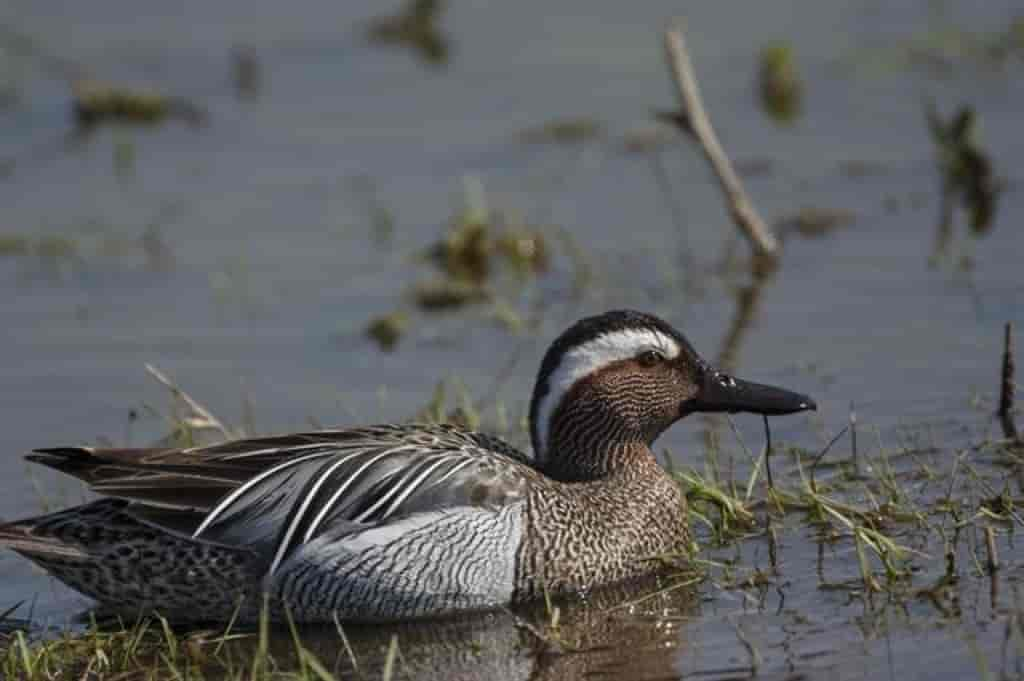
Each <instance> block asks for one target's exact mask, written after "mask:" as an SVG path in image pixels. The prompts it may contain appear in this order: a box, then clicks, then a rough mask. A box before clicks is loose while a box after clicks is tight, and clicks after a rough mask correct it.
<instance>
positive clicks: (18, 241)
mask: <svg viewBox="0 0 1024 681" xmlns="http://www.w3.org/2000/svg"><path fill="white" fill-rule="evenodd" d="M31 250H32V242H31V240H30V239H29V238H28V237H26V236H22V235H20V234H0V256H4V255H26V254H27V253H28V252H29V251H31Z"/></svg>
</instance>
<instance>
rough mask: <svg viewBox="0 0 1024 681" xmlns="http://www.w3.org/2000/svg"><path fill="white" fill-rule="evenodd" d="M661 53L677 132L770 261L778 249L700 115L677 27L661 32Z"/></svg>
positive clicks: (697, 95)
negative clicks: (693, 144) (677, 112)
mask: <svg viewBox="0 0 1024 681" xmlns="http://www.w3.org/2000/svg"><path fill="white" fill-rule="evenodd" d="M665 50H666V53H667V58H668V65H669V68H670V69H671V70H672V76H673V79H674V80H675V84H676V88H677V89H678V91H679V101H680V104H681V105H682V115H681V118H677V117H675V116H673V117H672V119H673V121H674V122H675V123H676V124H677V125H678V126H679V127H680V128H682V129H683V130H686V131H687V132H689V133H690V134H691V135H692V136H693V137H694V138H695V139H696V140H697V142H698V143H699V144H700V148H701V150H702V151H703V152H704V156H705V157H706V158H707V159H708V162H709V163H710V164H711V167H712V169H714V171H715V175H716V176H717V177H718V183H719V184H720V185H721V187H722V191H723V192H724V193H725V198H726V201H727V202H728V204H729V213H730V214H731V215H732V219H733V222H735V223H736V226H737V227H739V228H740V231H741V232H743V234H744V236H746V237H747V239H748V240H749V241H750V243H751V245H753V247H754V251H755V253H756V254H757V255H758V256H759V257H762V258H765V259H767V260H768V261H774V260H775V257H776V254H777V252H778V249H779V244H778V241H777V240H776V239H775V236H774V235H773V234H772V233H771V230H770V229H769V228H768V226H767V225H766V224H765V222H764V220H762V219H761V216H760V215H758V213H757V210H756V209H755V208H754V204H753V203H752V202H751V201H750V198H749V197H748V196H747V193H746V191H745V190H744V189H743V183H742V182H741V181H740V178H739V175H737V174H736V171H735V170H734V169H733V167H732V163H731V162H730V161H729V157H728V156H726V155H725V151H724V150H723V149H722V145H721V144H720V143H719V142H718V136H717V135H716V134H715V129H714V128H713V127H712V126H711V120H710V119H709V118H708V115H707V113H706V112H705V111H704V103H703V101H702V100H701V96H700V89H699V88H698V87H697V76H696V74H695V73H694V70H693V64H692V63H691V62H690V55H689V53H688V52H687V50H686V41H685V40H684V38H683V31H682V29H681V28H680V27H678V26H673V27H669V28H668V30H666V31H665Z"/></svg>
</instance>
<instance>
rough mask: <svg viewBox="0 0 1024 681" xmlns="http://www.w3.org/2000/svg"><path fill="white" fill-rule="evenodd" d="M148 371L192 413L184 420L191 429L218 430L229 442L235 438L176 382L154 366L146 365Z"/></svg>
mask: <svg viewBox="0 0 1024 681" xmlns="http://www.w3.org/2000/svg"><path fill="white" fill-rule="evenodd" d="M146 371H147V372H149V375H150V376H152V377H153V378H155V379H156V380H157V382H158V383H160V384H161V385H163V386H164V387H165V388H167V389H168V390H170V391H171V394H172V395H173V396H174V397H175V398H177V399H178V400H181V402H182V403H183V404H184V405H185V406H186V407H188V409H189V411H190V413H189V414H188V416H186V417H185V419H183V420H184V422H185V423H186V424H187V425H188V426H189V427H190V428H195V429H211V430H217V431H220V433H221V434H222V435H223V436H224V437H225V438H226V439H229V440H230V439H231V438H232V437H234V433H232V432H231V430H230V429H228V427H227V426H225V425H224V424H223V423H221V421H220V419H218V418H217V417H216V416H214V415H213V413H211V412H210V410H209V409H207V408H206V407H204V406H203V405H201V404H199V402H197V401H196V400H195V399H194V398H193V397H192V396H190V395H189V394H188V393H186V392H185V391H184V390H182V389H181V388H179V387H178V386H177V385H175V384H174V382H173V381H171V379H169V378H167V376H166V375H164V373H163V372H162V371H160V370H159V369H157V368H156V367H155V366H153V365H152V364H146Z"/></svg>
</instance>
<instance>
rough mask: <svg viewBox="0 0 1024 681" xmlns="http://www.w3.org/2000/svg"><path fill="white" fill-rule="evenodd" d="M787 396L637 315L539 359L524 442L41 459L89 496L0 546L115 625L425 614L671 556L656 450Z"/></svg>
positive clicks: (675, 550) (472, 436) (381, 437)
mask: <svg viewBox="0 0 1024 681" xmlns="http://www.w3.org/2000/svg"><path fill="white" fill-rule="evenodd" d="M814 408H815V404H814V402H813V401H812V400H811V399H810V398H809V397H806V396H804V395H800V394H797V393H793V392H789V391H787V390H783V389H781V388H775V387H771V386H766V385H759V384H756V383H750V382H746V381H741V380H739V379H736V378H733V377H732V376H728V375H726V374H724V373H722V372H720V371H718V370H716V369H714V368H712V367H711V366H709V365H708V364H707V363H706V362H705V361H704V360H703V359H701V358H700V356H699V355H698V354H697V353H696V351H695V350H694V349H693V347H692V346H691V345H690V344H689V342H687V340H686V339H685V338H684V337H683V335H682V334H681V333H679V332H678V331H676V330H675V329H673V328H672V327H671V326H670V325H669V324H667V323H665V322H664V321H662V320H660V319H658V318H656V317H653V316H650V315H647V314H642V313H639V312H633V311H621V310H620V311H612V312H607V313H605V314H602V315H599V316H595V317H588V318H586V319H583V320H581V321H579V322H577V323H576V324H574V325H573V326H572V327H570V328H569V329H568V330H567V331H565V332H564V333H563V334H562V335H561V336H560V337H559V338H558V339H557V340H555V342H554V343H553V344H552V346H551V347H550V348H549V349H548V351H547V354H546V355H545V356H544V359H543V362H542V363H541V367H540V373H539V375H538V377H537V382H536V385H535V387H534V391H533V398H532V401H531V403H530V436H531V439H532V444H533V452H532V454H527V453H524V452H521V451H519V450H517V449H515V448H514V447H512V446H510V445H508V444H506V443H504V442H503V441H501V440H499V439H497V438H495V437H492V436H489V435H484V434H481V433H476V432H469V431H465V430H461V429H459V428H457V427H454V426H451V425H420V424H408V425H382V426H372V427H365V428H346V429H341V430H321V431H315V432H309V433H297V434H293V435H283V436H274V437H261V438H254V439H245V440H236V441H232V442H225V443H222V444H217V445H213V446H207V447H199V448H191V449H94V448H91V447H68V448H56V449H41V450H37V451H36V452H35V453H34V454H31V455H30V456H29V457H28V458H29V459H30V460H32V461H35V462H37V463H41V464H44V465H46V466H49V467H51V468H55V469H57V470H60V471H63V472H65V473H69V474H71V475H73V476H75V477H77V478H79V479H81V480H83V481H85V482H86V483H87V484H88V485H89V486H90V488H91V489H92V490H93V491H95V492H96V493H98V494H100V495H101V497H102V498H100V499H99V500H97V501H93V502H92V503H87V504H84V505H81V506H76V507H74V508H70V509H68V510H65V511H61V512H58V513H52V514H49V515H44V516H40V517H36V518H30V519H27V520H22V521H20V522H14V523H11V524H8V525H4V526H0V544H6V545H7V546H9V547H10V548H12V549H14V550H15V551H17V552H19V553H21V554H22V555H24V556H26V557H28V558H29V559H31V560H33V561H35V562H36V563H38V564H39V565H41V566H42V567H43V568H45V569H46V570H47V571H48V572H50V573H51V574H53V575H54V576H56V577H57V578H58V579H60V580H61V581H63V582H64V583H66V584H68V585H69V586H71V587H72V588H74V589H76V590H78V591H80V592H81V593H83V594H86V595H88V596H90V597H92V598H94V599H96V600H98V601H99V602H100V603H101V604H103V605H104V606H105V607H107V608H113V609H115V610H116V611H119V612H121V613H123V614H127V615H132V616H134V615H138V614H140V613H143V612H148V611H158V612H160V613H161V614H163V615H164V616H166V617H169V618H171V619H176V620H224V619H227V618H229V617H232V616H236V615H240V616H241V617H242V618H244V619H252V618H253V617H255V616H256V615H257V614H258V612H259V609H260V607H261V605H262V603H263V602H264V595H266V600H267V602H268V603H270V604H271V612H272V614H273V615H274V616H275V617H282V616H283V614H284V611H285V608H287V609H288V610H289V611H290V613H291V615H292V616H293V617H294V618H295V619H296V620H297V621H303V622H316V621H330V620H331V619H333V618H335V617H338V618H341V619H343V620H363V621H382V620H385V621H386V620H398V619H406V618H413V617H423V616H436V615H442V614H446V613H452V612H455V611H459V610H469V609H482V608H488V607H495V606H500V605H506V604H510V603H518V602H523V601H527V600H531V599H535V598H537V597H542V596H544V595H545V594H558V593H564V592H567V591H575V590H585V589H589V588H591V587H595V586H598V585H600V584H605V583H612V582H616V581H620V580H625V579H628V578H633V577H637V576H639V575H641V574H644V573H647V572H650V571H651V570H652V569H653V568H654V567H655V566H656V564H657V561H654V560H652V558H653V557H656V556H659V555H665V554H676V555H679V554H681V553H683V552H685V551H687V550H688V549H689V544H690V534H689V530H688V526H687V522H686V501H685V498H684V496H683V492H682V490H681V489H680V487H679V485H678V483H677V482H675V481H674V480H673V479H672V478H671V477H670V476H669V475H668V474H667V473H666V472H665V471H664V470H663V469H662V468H661V467H660V466H659V465H658V463H657V462H656V461H655V457H654V454H653V453H652V451H651V444H652V443H653V442H654V440H655V439H656V438H657V437H658V436H659V435H660V434H661V432H662V431H664V430H665V429H666V428H668V427H669V426H671V425H672V424H673V423H675V422H676V421H678V420H679V419H681V418H683V417H684V416H686V415H687V414H691V413H694V412H740V411H742V412H753V413H757V414H769V415H773V414H790V413H794V412H800V411H804V410H808V409H814Z"/></svg>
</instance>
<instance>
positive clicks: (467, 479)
mask: <svg viewBox="0 0 1024 681" xmlns="http://www.w3.org/2000/svg"><path fill="white" fill-rule="evenodd" d="M30 458H31V459H32V460H33V461H36V462H39V463H43V464H45V465H48V466H50V467H52V468H56V469H58V470H61V471H64V472H66V473H69V474H71V475H74V476H76V477H78V478H80V479H82V480H84V481H86V482H87V483H89V485H90V487H91V488H92V489H93V490H94V491H95V492H97V493H99V494H102V495H104V496H110V497H116V498H121V499H127V500H129V501H131V502H133V504H132V505H131V506H130V507H129V508H130V512H131V513H132V514H133V515H135V516H136V517H137V518H139V519H140V520H143V521H145V522H148V523H150V524H154V525H157V526H159V527H162V528H164V529H167V530H169V531H173V532H176V533H179V534H187V535H190V536H192V537H193V538H196V539H199V540H205V541H212V542H216V543H221V544H226V545H230V546H245V547H248V548H252V549H255V550H256V551H257V552H259V553H260V554H262V555H264V556H266V559H267V561H268V565H269V568H268V569H269V570H270V571H273V570H274V568H276V567H277V565H279V564H280V563H281V561H282V560H283V559H284V558H285V557H287V556H288V555H290V554H291V553H292V552H293V551H294V550H295V548H296V547H298V546H300V545H302V544H304V543H307V542H309V541H311V540H312V539H314V538H315V537H317V536H318V535H319V534H321V533H323V532H325V531H326V530H328V529H330V531H331V532H332V533H333V534H337V533H338V532H339V531H340V532H343V533H344V532H346V531H352V532H356V531H360V530H364V529H367V528H369V527H373V526H375V525H380V524H383V523H386V522H388V521H390V520H392V519H396V518H400V517H405V516H408V515H411V514H414V513H419V512H424V511H441V510H444V509H446V508H454V507H456V506H476V507H493V508H498V507H501V506H503V505H505V504H508V503H511V502H514V501H515V500H518V499H520V498H522V497H523V495H524V494H525V490H526V487H527V486H528V485H529V484H530V482H531V481H532V480H535V479H536V478H537V473H536V472H535V471H534V470H533V469H532V468H531V467H530V465H529V463H528V461H529V460H528V458H527V457H526V456H525V455H524V454H522V453H521V452H519V451H518V450H516V449H514V448H512V447H511V446H509V445H507V444H505V443H504V442H502V441H500V440H497V439H496V438H493V437H490V436H487V435H483V434H480V433H472V432H465V431H461V430H459V429H456V428H454V427H451V426H445V425H407V426H375V427H367V428H354V429H346V430H327V431H316V432H311V433H300V434H295V435H288V436H280V437H271V438H258V439H249V440H238V441H233V442H228V443H224V444H220V445H215V446H212V447H203V448H193V449H186V450H175V449H157V450H108V449H88V448H80V449H70V448H64V449H49V450H40V451H38V452H37V453H36V454H34V455H32V456H30Z"/></svg>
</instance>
